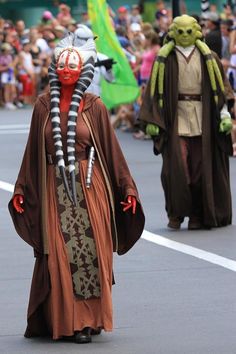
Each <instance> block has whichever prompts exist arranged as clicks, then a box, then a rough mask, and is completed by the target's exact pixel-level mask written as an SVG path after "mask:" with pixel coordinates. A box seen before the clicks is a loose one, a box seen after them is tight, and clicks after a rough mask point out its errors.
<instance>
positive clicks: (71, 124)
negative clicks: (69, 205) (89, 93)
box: [67, 57, 95, 205]
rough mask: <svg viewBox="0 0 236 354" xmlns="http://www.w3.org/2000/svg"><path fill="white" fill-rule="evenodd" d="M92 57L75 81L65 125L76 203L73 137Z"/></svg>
mask: <svg viewBox="0 0 236 354" xmlns="http://www.w3.org/2000/svg"><path fill="white" fill-rule="evenodd" d="M94 64H95V61H94V58H93V57H90V58H89V59H88V61H87V62H86V63H85V64H84V66H83V69H82V71H81V75H80V78H79V80H78V82H77V83H76V86H75V90H74V93H73V95H72V100H71V104H70V110H69V115H68V127H67V156H68V163H69V172H70V178H71V188H72V198H73V201H74V204H75V205H76V203H77V198H76V188H75V138H76V121H77V116H78V109H79V106H80V102H81V100H82V98H83V95H84V92H85V91H86V90H87V88H88V86H89V85H90V83H91V81H92V79H93V75H94Z"/></svg>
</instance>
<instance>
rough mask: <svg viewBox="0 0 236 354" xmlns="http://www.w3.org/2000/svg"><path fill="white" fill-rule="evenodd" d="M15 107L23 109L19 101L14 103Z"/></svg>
mask: <svg viewBox="0 0 236 354" xmlns="http://www.w3.org/2000/svg"><path fill="white" fill-rule="evenodd" d="M15 105H16V107H17V108H23V107H24V105H23V103H21V102H20V101H19V102H16V103H15Z"/></svg>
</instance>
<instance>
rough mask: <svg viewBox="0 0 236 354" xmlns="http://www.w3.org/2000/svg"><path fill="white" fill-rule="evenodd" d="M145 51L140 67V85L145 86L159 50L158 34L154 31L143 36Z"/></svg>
mask: <svg viewBox="0 0 236 354" xmlns="http://www.w3.org/2000/svg"><path fill="white" fill-rule="evenodd" d="M144 45H145V51H144V52H143V55H142V62H141V66H140V79H141V84H146V83H147V81H148V79H149V77H150V74H151V70H152V65H153V62H154V60H155V57H156V55H157V53H158V51H159V49H160V45H159V37H158V34H157V33H156V32H154V31H152V30H151V31H150V32H147V33H146V34H145V44H144Z"/></svg>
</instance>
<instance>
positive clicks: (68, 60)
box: [57, 50, 81, 70]
mask: <svg viewBox="0 0 236 354" xmlns="http://www.w3.org/2000/svg"><path fill="white" fill-rule="evenodd" d="M80 65H81V60H80V57H79V54H78V53H77V52H76V51H70V50H65V51H63V52H62V54H61V55H60V57H59V59H58V63H57V69H58V70H63V69H64V68H65V67H68V69H70V70H78V68H79V67H80Z"/></svg>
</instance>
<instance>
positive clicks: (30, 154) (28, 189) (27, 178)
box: [8, 99, 47, 255]
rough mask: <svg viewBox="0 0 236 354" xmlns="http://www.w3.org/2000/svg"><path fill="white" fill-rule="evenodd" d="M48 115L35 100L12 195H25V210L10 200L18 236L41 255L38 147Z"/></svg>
mask: <svg viewBox="0 0 236 354" xmlns="http://www.w3.org/2000/svg"><path fill="white" fill-rule="evenodd" d="M46 115H47V111H46V107H45V106H44V105H43V104H42V103H41V101H40V99H38V100H37V102H36V104H35V107H34V111H33V114H32V119H31V126H30V132H29V137H28V141H27V144H26V148H25V152H24V157H23V160H22V163H21V168H20V172H19V175H18V178H17V181H16V183H15V190H14V194H13V197H14V195H15V194H21V195H22V196H24V205H23V207H24V212H23V213H22V214H20V213H18V212H17V211H16V210H15V208H14V207H13V197H12V199H11V200H10V202H9V205H8V207H9V211H10V214H11V217H12V220H13V223H14V226H15V229H16V232H17V233H18V235H19V236H20V237H21V238H22V239H23V240H24V241H25V242H27V243H28V244H29V245H30V246H32V247H33V248H34V251H35V254H36V255H40V254H43V241H42V236H41V235H42V234H41V228H42V225H41V208H40V206H41V188H40V185H41V180H40V179H41V171H40V169H41V167H40V154H41V152H40V147H41V140H42V137H41V134H42V120H43V119H42V117H45V116H46Z"/></svg>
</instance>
